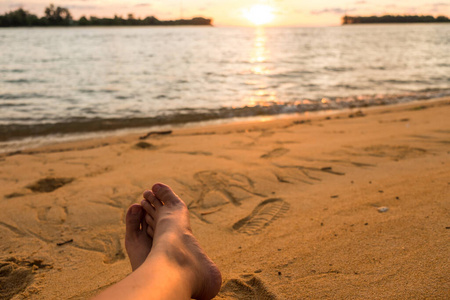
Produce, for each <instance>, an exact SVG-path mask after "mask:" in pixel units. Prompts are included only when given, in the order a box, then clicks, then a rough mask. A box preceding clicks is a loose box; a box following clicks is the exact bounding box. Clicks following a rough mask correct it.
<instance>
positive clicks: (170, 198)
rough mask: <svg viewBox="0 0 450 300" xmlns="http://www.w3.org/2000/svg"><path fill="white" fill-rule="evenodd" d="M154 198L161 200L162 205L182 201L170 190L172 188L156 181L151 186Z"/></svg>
mask: <svg viewBox="0 0 450 300" xmlns="http://www.w3.org/2000/svg"><path fill="white" fill-rule="evenodd" d="M152 191H153V193H154V194H155V196H156V198H158V199H159V200H161V201H162V202H163V205H165V204H169V205H176V204H180V203H183V204H184V202H183V201H182V200H181V199H180V198H179V197H178V196H177V195H176V194H175V193H174V192H173V191H172V189H171V188H170V187H169V186H168V185H165V184H163V183H157V184H155V185H154V186H153V187H152Z"/></svg>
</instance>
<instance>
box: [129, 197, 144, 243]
mask: <svg viewBox="0 0 450 300" xmlns="http://www.w3.org/2000/svg"><path fill="white" fill-rule="evenodd" d="M143 212H144V211H143V209H142V206H140V205H139V204H133V205H131V206H130V207H129V208H128V211H127V215H126V217H125V224H126V234H127V236H128V237H137V235H138V234H139V232H140V231H141V220H142V218H143Z"/></svg>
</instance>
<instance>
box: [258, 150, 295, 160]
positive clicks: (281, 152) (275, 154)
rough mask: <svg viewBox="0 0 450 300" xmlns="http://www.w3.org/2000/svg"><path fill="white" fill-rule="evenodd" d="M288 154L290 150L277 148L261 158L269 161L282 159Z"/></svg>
mask: <svg viewBox="0 0 450 300" xmlns="http://www.w3.org/2000/svg"><path fill="white" fill-rule="evenodd" d="M288 152H289V149H286V148H276V149H273V150H272V151H270V152H268V153H266V154H263V155H261V158H265V159H269V158H274V157H280V156H283V155H285V154H286V153H288Z"/></svg>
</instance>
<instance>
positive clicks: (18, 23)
mask: <svg viewBox="0 0 450 300" xmlns="http://www.w3.org/2000/svg"><path fill="white" fill-rule="evenodd" d="M167 25H203V26H204V25H207V26H211V25H212V19H206V18H201V17H198V18H193V19H190V20H184V19H181V20H169V21H160V20H158V19H157V18H155V17H154V16H149V17H146V18H144V19H140V18H138V19H135V18H134V16H133V14H128V18H127V19H124V18H122V17H119V16H117V15H116V16H114V18H97V17H94V16H91V17H89V19H88V18H86V17H85V16H82V17H81V18H80V19H79V20H74V19H73V18H72V15H71V14H70V11H69V10H68V9H67V8H64V7H59V6H58V7H55V6H54V5H53V4H50V6H49V7H47V8H46V9H45V16H44V17H41V18H39V17H38V16H36V15H33V14H30V13H29V12H28V11H26V10H24V9H23V8H19V9H17V10H15V11H11V12H9V13H5V14H4V15H0V27H31V26H40V27H47V26H167Z"/></svg>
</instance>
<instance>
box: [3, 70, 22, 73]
mask: <svg viewBox="0 0 450 300" xmlns="http://www.w3.org/2000/svg"><path fill="white" fill-rule="evenodd" d="M25 72H26V70H24V69H11V70H8V69H2V70H0V73H25Z"/></svg>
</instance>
